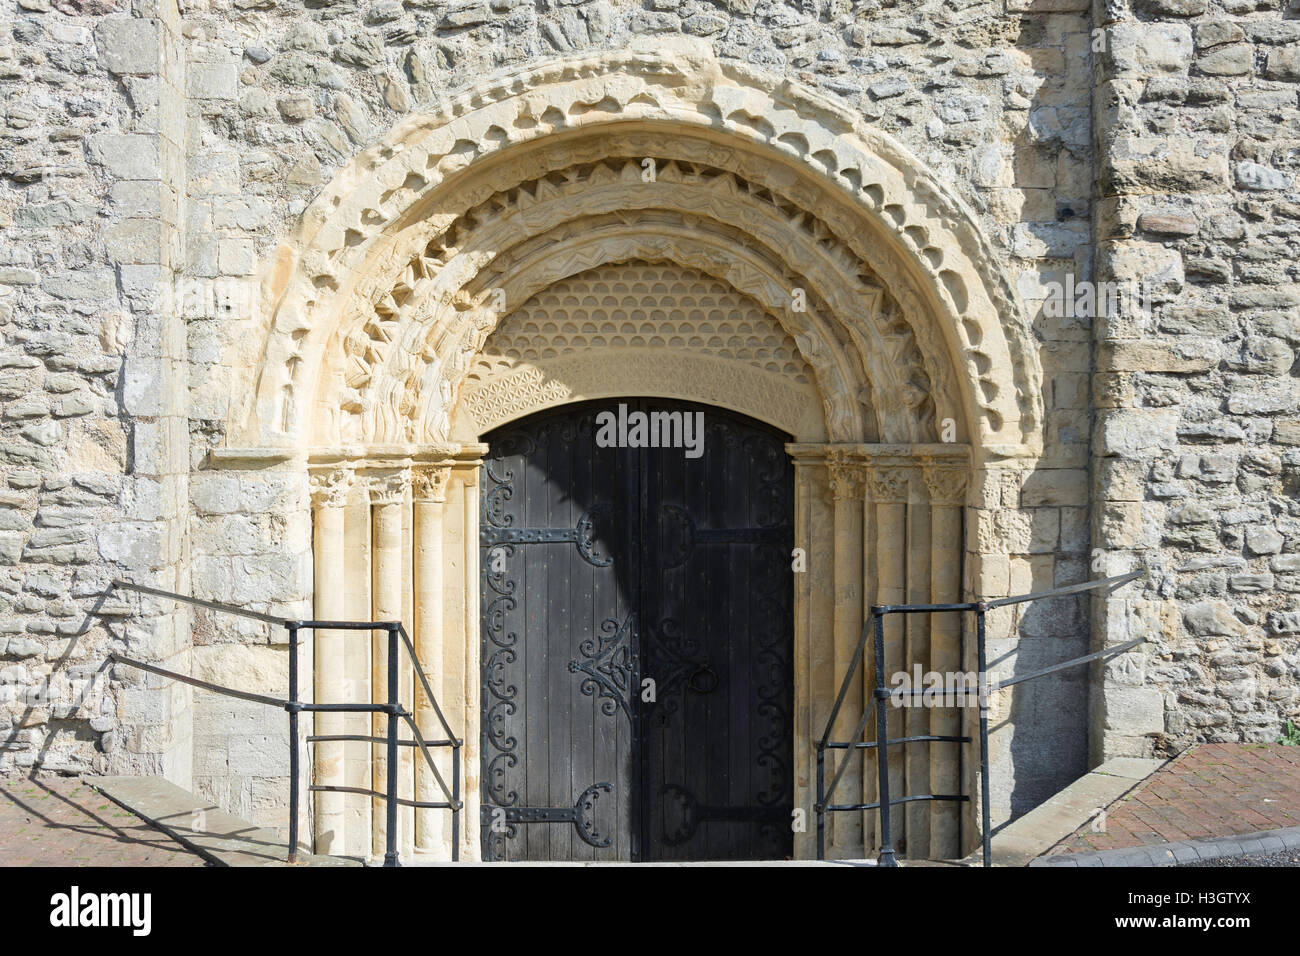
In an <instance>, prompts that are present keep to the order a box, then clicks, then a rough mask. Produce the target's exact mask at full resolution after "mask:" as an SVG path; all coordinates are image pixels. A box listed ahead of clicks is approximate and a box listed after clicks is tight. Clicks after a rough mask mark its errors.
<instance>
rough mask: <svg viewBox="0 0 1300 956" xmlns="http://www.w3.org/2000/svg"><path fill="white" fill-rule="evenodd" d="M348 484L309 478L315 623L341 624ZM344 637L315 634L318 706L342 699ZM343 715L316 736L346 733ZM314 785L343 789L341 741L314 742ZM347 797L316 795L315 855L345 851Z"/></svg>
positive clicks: (322, 721) (339, 476) (324, 716)
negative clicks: (324, 621) (332, 622)
mask: <svg viewBox="0 0 1300 956" xmlns="http://www.w3.org/2000/svg"><path fill="white" fill-rule="evenodd" d="M351 484H352V475H351V473H350V472H348V471H346V470H345V469H341V468H334V469H330V470H328V471H322V472H318V473H315V474H313V475H312V476H311V501H312V532H313V543H312V553H313V558H314V564H315V569H314V570H315V575H314V580H315V612H314V613H315V617H316V618H317V619H318V620H327V621H342V620H346V619H347V606H346V602H345V600H344V594H345V592H344V588H343V582H344V580H345V579H346V570H345V568H344V560H343V555H344V533H343V529H344V520H343V518H344V514H345V510H344V509H345V506H346V505H347V496H348V489H349V488H350V487H351ZM346 640H347V635H346V634H345V633H344V632H342V631H316V633H315V635H314V641H315V659H316V660H315V667H314V671H315V674H314V680H313V687H314V699H315V700H317V701H319V702H321V703H339V702H343V701H344V700H345V699H346V694H345V682H346V677H347V671H346V668H345V666H344V648H345V642H346ZM344 716H345V715H344V714H340V713H319V714H316V715H315V720H314V727H315V732H316V733H317V734H321V735H341V734H343V733H345V732H346V729H345V726H344ZM314 757H315V760H314V773H313V776H314V782H315V783H316V784H318V785H324V786H334V787H338V786H345V785H346V780H345V778H344V744H343V743H342V742H322V743H317V744H316V747H315V753H314ZM345 802H346V795H345V794H342V793H325V792H322V793H319V794H317V796H316V813H315V850H314V852H316V853H343V852H345V849H344V847H345V833H346V829H347V827H346V813H345Z"/></svg>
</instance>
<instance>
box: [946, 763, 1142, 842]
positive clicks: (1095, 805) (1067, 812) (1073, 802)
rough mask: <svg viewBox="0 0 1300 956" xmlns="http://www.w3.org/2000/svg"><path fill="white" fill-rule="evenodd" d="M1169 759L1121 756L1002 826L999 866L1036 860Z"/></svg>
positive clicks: (995, 837) (998, 838)
mask: <svg viewBox="0 0 1300 956" xmlns="http://www.w3.org/2000/svg"><path fill="white" fill-rule="evenodd" d="M1166 763H1167V761H1165V760H1148V759H1144V758H1141V757H1115V758H1114V759H1112V760H1108V761H1106V762H1105V763H1104V764H1102V765H1101V766H1100V767H1097V768H1096V769H1095V770H1092V771H1090V772H1088V773H1086V774H1084V775H1083V776H1082V777H1080V778H1079V779H1078V780H1076V781H1074V783H1072V784H1070V785H1069V786H1068V787H1066V788H1065V789H1064V790H1062V791H1061V792H1060V793H1058V794H1057V795H1056V796H1054V797H1051V798H1050V799H1048V800H1047V801H1045V802H1044V803H1041V804H1039V805H1038V806H1037V807H1035V808H1034V809H1032V810H1030V811H1029V812H1028V813H1026V814H1025V815H1024V816H1023V817H1018V818H1016V819H1015V820H1014V821H1012V822H1011V823H1009V824H1007V825H1006V826H1005V827H1003V828H1002V829H1001V830H998V831H996V832H995V833H994V834H993V844H992V851H993V865H994V866H1028V865H1029V861H1030V860H1033V859H1034V858H1035V857H1038V856H1041V855H1042V854H1043V853H1046V852H1047V851H1048V850H1050V849H1051V848H1052V847H1053V846H1055V845H1056V844H1057V843H1059V842H1060V841H1061V840H1063V839H1065V838H1066V837H1067V836H1069V835H1070V834H1071V833H1073V832H1074V831H1075V830H1077V829H1079V827H1081V826H1083V825H1084V824H1085V823H1087V822H1088V821H1089V820H1090V819H1092V818H1093V817H1094V816H1096V814H1097V812H1098V811H1099V810H1101V809H1103V808H1105V807H1108V806H1110V805H1111V804H1112V803H1114V802H1115V801H1116V800H1118V799H1119V798H1120V797H1122V796H1124V794H1126V793H1128V792H1129V791H1130V790H1132V789H1133V788H1134V787H1136V786H1137V785H1138V784H1140V783H1141V782H1142V781H1143V780H1145V779H1146V778H1147V777H1149V776H1151V774H1153V773H1155V772H1156V771H1157V770H1159V769H1160V768H1161V767H1163V766H1164V765H1165V764H1166ZM981 859H982V857H981V855H980V853H979V851H976V852H975V853H974V854H972V856H971V857H968V860H969V861H971V862H979V860H981Z"/></svg>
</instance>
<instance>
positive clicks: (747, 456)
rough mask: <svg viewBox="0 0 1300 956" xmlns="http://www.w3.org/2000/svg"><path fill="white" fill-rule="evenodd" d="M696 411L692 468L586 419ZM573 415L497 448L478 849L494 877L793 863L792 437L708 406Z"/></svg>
mask: <svg viewBox="0 0 1300 956" xmlns="http://www.w3.org/2000/svg"><path fill="white" fill-rule="evenodd" d="M620 401H621V402H622V404H625V405H626V406H627V413H628V415H629V416H631V415H632V413H634V412H637V411H643V412H647V413H649V412H653V411H661V412H679V413H683V414H693V413H696V412H702V413H703V424H704V433H703V447H702V454H700V455H699V457H687V455H686V453H685V449H683V448H680V447H679V448H634V447H600V446H599V445H598V444H597V440H596V436H597V415H598V414H599V413H601V412H605V411H612V412H617V407H618V405H619V404H620ZM620 401H602V402H596V403H586V404H581V405H568V406H564V407H563V408H561V409H558V410H556V411H553V412H547V413H542V414H540V415H537V416H534V417H532V418H529V419H526V420H524V421H521V422H516V423H512V424H511V425H508V426H505V427H504V428H502V429H500V430H499V431H497V432H496V433H494V434H492V435H490V436H488V438H487V441H488V445H489V448H490V452H489V454H488V456H487V460H486V462H485V465H484V474H483V487H482V502H483V510H482V515H481V523H480V545H481V560H482V565H481V575H482V578H481V587H482V595H483V638H482V690H481V693H482V740H481V746H482V795H483V809H482V819H481V826H482V841H483V843H482V845H483V854H484V858H485V859H491V860H644V861H652V860H744V859H781V858H784V857H787V856H789V854H790V852H791V846H792V833H791V807H792V801H793V783H792V755H791V750H792V743H793V730H792V720H791V711H792V704H793V702H792V640H793V634H792V630H793V624H792V621H793V618H792V613H791V596H792V590H793V589H792V580H791V557H790V555H791V548H792V537H793V534H792V528H791V517H792V514H793V506H792V496H793V469H792V467H791V464H790V461H789V458H788V456H787V455H786V452H785V449H784V443H785V441H786V437H785V436H784V435H782V434H781V433H779V432H777V431H775V430H774V429H771V428H769V427H767V426H765V425H762V424H760V423H757V422H754V421H752V420H749V419H745V418H742V417H740V416H736V415H733V414H730V413H727V412H724V411H722V410H720V409H716V408H712V407H707V406H699V405H690V404H687V403H680V402H667V401H661V400H652V399H645V400H637V399H625V400H620Z"/></svg>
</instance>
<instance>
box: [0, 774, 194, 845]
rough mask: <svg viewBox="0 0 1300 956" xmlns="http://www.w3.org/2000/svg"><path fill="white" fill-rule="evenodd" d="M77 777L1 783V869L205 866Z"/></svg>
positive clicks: (2, 779)
mask: <svg viewBox="0 0 1300 956" xmlns="http://www.w3.org/2000/svg"><path fill="white" fill-rule="evenodd" d="M203 865H204V863H203V860H202V859H200V858H199V857H197V856H195V855H194V854H193V853H190V852H189V851H188V850H186V849H185V848H184V847H182V846H181V845H180V844H179V843H176V842H174V841H173V840H171V839H170V838H168V837H166V836H164V835H163V834H161V833H159V832H158V831H157V830H155V829H153V828H152V827H150V826H148V825H147V824H145V822H144V821H143V820H141V819H140V818H139V817H137V816H135V815H134V814H132V813H128V812H127V811H125V810H123V809H122V808H121V807H119V806H118V805H117V804H116V803H113V802H111V801H110V800H109V799H108V798H107V797H104V796H101V795H100V794H98V793H96V792H95V791H94V790H92V789H90V787H88V786H86V785H85V784H84V783H82V782H81V781H80V780H77V779H76V778H74V777H44V776H42V777H35V778H32V777H8V778H5V777H0V866H203Z"/></svg>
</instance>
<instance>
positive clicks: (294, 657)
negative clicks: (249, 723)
mask: <svg viewBox="0 0 1300 956" xmlns="http://www.w3.org/2000/svg"><path fill="white" fill-rule="evenodd" d="M285 626H286V627H287V628H288V631H289V706H288V707H287V708H286V709H287V710H288V711H289V862H290V863H297V862H298V801H299V793H298V626H297V624H290V623H286V625H285Z"/></svg>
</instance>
